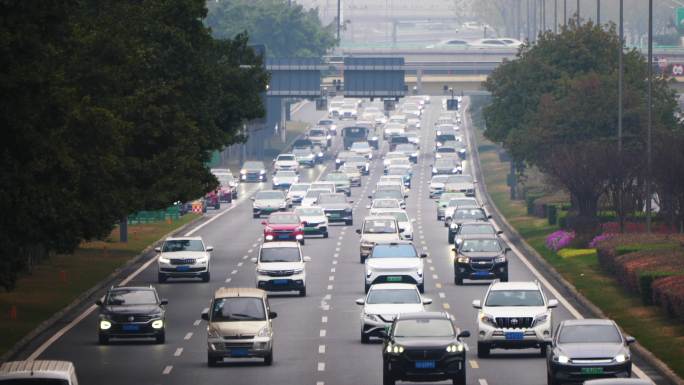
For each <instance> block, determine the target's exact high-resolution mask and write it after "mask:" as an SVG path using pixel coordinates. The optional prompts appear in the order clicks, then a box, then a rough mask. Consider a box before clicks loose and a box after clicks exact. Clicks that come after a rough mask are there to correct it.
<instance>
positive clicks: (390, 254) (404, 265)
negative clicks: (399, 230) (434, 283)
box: [365, 241, 427, 293]
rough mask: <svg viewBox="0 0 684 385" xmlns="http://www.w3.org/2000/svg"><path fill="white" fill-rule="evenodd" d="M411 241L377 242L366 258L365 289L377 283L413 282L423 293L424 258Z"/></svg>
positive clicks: (425, 255)
mask: <svg viewBox="0 0 684 385" xmlns="http://www.w3.org/2000/svg"><path fill="white" fill-rule="evenodd" d="M426 257H427V254H418V252H417V251H416V248H415V246H413V243H412V242H410V241H396V242H384V243H377V244H375V246H373V250H372V251H371V253H370V255H369V256H368V258H367V259H366V269H365V271H366V273H365V290H366V293H368V290H369V289H370V287H371V285H374V284H376V283H412V284H414V285H416V286H417V287H418V290H419V291H420V292H421V293H423V292H424V291H425V278H424V276H423V258H426Z"/></svg>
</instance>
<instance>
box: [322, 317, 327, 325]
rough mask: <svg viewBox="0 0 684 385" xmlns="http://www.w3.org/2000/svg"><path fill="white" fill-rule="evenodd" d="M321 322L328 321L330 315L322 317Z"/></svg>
mask: <svg viewBox="0 0 684 385" xmlns="http://www.w3.org/2000/svg"><path fill="white" fill-rule="evenodd" d="M321 323H324V324H325V323H328V317H326V316H323V317H321Z"/></svg>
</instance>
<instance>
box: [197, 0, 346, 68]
mask: <svg viewBox="0 0 684 385" xmlns="http://www.w3.org/2000/svg"><path fill="white" fill-rule="evenodd" d="M206 24H207V25H208V26H209V27H210V28H211V31H212V33H213V34H214V36H216V37H218V38H228V39H232V38H233V37H235V36H236V35H238V34H240V33H242V32H243V31H247V33H248V34H249V36H250V41H251V42H252V43H253V44H263V45H265V46H266V50H267V53H268V56H269V57H321V56H323V55H325V53H326V51H327V50H328V49H329V48H331V47H333V46H334V45H335V42H336V41H335V35H334V29H333V24H331V25H328V26H323V25H322V24H321V20H320V19H319V17H318V9H309V10H305V9H304V8H303V7H302V6H301V5H299V4H296V2H294V1H293V2H292V5H289V4H288V2H287V1H285V0H223V1H221V2H218V3H215V4H212V5H211V6H210V8H209V15H208V17H207V19H206Z"/></svg>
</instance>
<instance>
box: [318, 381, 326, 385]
mask: <svg viewBox="0 0 684 385" xmlns="http://www.w3.org/2000/svg"><path fill="white" fill-rule="evenodd" d="M316 385H325V382H323V381H316Z"/></svg>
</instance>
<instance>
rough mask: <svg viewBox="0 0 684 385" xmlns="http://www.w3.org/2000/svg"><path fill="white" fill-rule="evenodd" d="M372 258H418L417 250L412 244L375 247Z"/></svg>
mask: <svg viewBox="0 0 684 385" xmlns="http://www.w3.org/2000/svg"><path fill="white" fill-rule="evenodd" d="M370 257H371V258H417V257H418V254H416V249H415V247H413V245H411V244H401V245H375V247H373V252H372V253H371V255H370Z"/></svg>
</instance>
